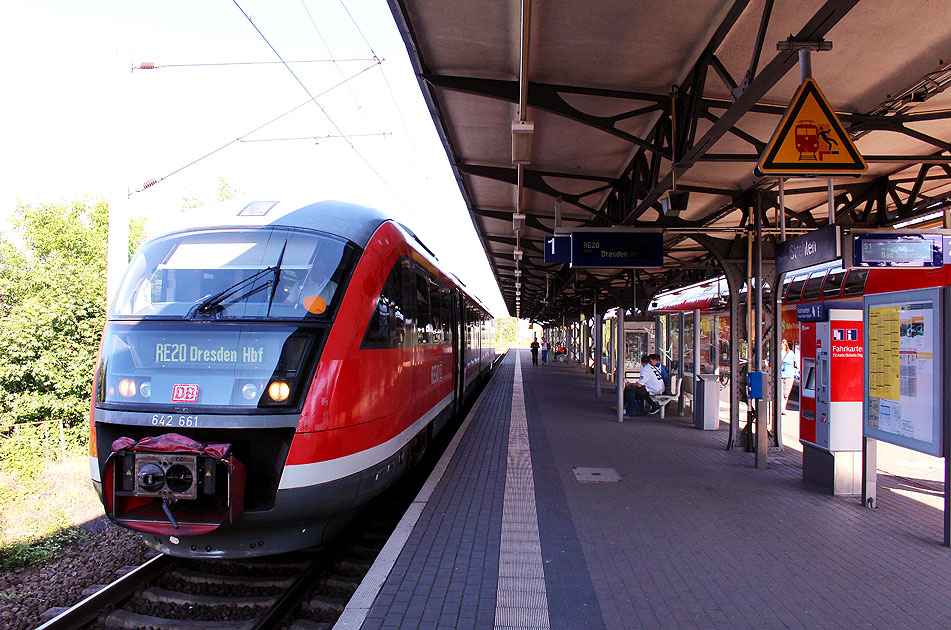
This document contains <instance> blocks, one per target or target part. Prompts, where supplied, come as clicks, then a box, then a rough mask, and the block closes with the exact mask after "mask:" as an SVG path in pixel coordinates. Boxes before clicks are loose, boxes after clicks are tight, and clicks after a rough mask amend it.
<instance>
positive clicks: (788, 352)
mask: <svg viewBox="0 0 951 630" xmlns="http://www.w3.org/2000/svg"><path fill="white" fill-rule="evenodd" d="M779 376H780V378H781V379H782V380H783V409H782V412H783V413H786V403H787V402H789V393H790V392H791V391H792V386H793V383H795V382H796V379H797V378H798V377H799V356H798V355H797V354H796V352H795V351H794V350H792V349H791V348H790V347H789V342H788V341H786V340H785V339H783V351H782V355H781V357H780V372H779Z"/></svg>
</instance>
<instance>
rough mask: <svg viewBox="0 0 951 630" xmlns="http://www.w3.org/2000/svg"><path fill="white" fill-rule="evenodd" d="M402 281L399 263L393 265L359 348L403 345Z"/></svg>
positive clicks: (404, 318) (404, 319) (404, 321)
mask: <svg viewBox="0 0 951 630" xmlns="http://www.w3.org/2000/svg"><path fill="white" fill-rule="evenodd" d="M405 323H406V316H405V314H404V313H403V279H402V269H401V266H400V263H399V262H397V263H396V265H394V267H393V269H392V271H390V275H389V276H388V277H387V279H386V283H384V285H383V291H382V292H381V293H380V297H379V299H378V300H377V303H376V308H374V310H373V314H372V315H370V323H369V325H368V326H367V331H366V334H365V335H364V337H363V344H361V347H373V348H398V347H401V346H402V345H403V341H404V339H403V336H404V333H405V328H404V324H405Z"/></svg>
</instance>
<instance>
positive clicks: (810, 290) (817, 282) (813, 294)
mask: <svg viewBox="0 0 951 630" xmlns="http://www.w3.org/2000/svg"><path fill="white" fill-rule="evenodd" d="M825 277H826V272H825V271H816V272H813V274H812V275H811V276H809V280H807V281H806V286H805V287H803V290H802V301H803V302H806V301H808V300H818V299H819V297H820V296H821V295H822V281H823V280H825Z"/></svg>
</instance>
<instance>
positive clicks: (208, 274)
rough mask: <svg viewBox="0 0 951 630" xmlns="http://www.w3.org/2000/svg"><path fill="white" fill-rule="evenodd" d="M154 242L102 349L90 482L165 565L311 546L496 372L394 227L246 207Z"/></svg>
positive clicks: (346, 214) (480, 327) (433, 267)
mask: <svg viewBox="0 0 951 630" xmlns="http://www.w3.org/2000/svg"><path fill="white" fill-rule="evenodd" d="M212 221H213V223H212V222H209V223H207V224H206V225H201V226H194V227H191V228H189V229H184V230H179V231H176V232H174V233H171V234H168V235H165V236H162V237H159V238H156V239H153V240H151V241H149V242H148V243H146V244H145V245H144V246H143V247H142V248H141V250H140V251H139V253H138V254H137V255H136V256H135V258H134V260H133V261H132V263H131V265H130V267H129V269H128V271H127V273H126V275H125V278H124V280H123V282H122V285H121V287H120V289H119V291H118V293H117V296H116V299H115V302H114V304H113V307H112V310H111V313H110V314H109V318H108V322H107V325H106V328H105V331H104V333H103V338H102V344H101V347H100V354H99V361H98V367H97V371H96V375H95V381H94V389H93V392H94V394H93V401H92V405H91V412H90V425H89V426H90V466H91V472H92V478H93V482H94V484H95V486H96V489H97V491H98V492H99V493H100V496H101V498H102V501H103V505H104V506H105V510H106V513H107V514H108V516H109V518H110V519H112V520H113V521H114V522H116V523H118V524H120V525H122V526H125V527H128V528H131V529H135V530H138V531H140V532H143V533H144V535H145V540H146V541H147V542H148V543H149V544H150V545H151V546H152V547H154V548H155V549H158V550H159V551H161V552H163V553H167V554H172V555H179V556H196V557H202V556H204V557H243V556H253V555H269V554H276V553H281V552H286V551H289V550H294V549H300V548H304V547H308V546H311V545H315V544H318V543H321V542H322V541H324V540H325V539H326V538H328V537H329V536H331V535H332V534H333V533H334V532H336V531H337V530H339V528H340V527H341V526H342V525H344V524H345V523H346V521H347V518H348V517H349V516H350V515H351V514H352V513H353V512H354V511H355V510H356V509H357V508H358V507H359V506H360V505H362V504H364V503H366V502H367V501H368V500H370V499H371V498H373V497H374V496H376V495H378V494H380V493H381V492H383V491H384V490H385V489H386V488H387V487H388V486H390V485H391V484H392V483H393V482H394V481H395V480H396V479H397V478H399V476H400V475H401V474H402V473H403V472H404V471H405V470H407V469H408V468H409V467H412V466H413V465H414V464H415V463H417V462H418V461H419V459H420V458H421V456H422V454H423V452H424V451H425V449H426V447H427V445H428V444H429V443H430V442H431V440H432V438H433V436H434V435H435V434H437V433H438V432H439V431H440V430H441V429H442V428H443V427H444V426H445V425H446V424H447V422H448V420H449V419H450V418H451V417H452V416H453V415H454V414H455V413H456V412H457V411H458V410H459V409H460V408H461V406H462V404H463V401H464V400H465V399H466V397H467V396H469V395H470V394H471V393H472V392H473V390H474V389H475V387H476V385H477V383H478V382H479V381H480V380H482V379H483V378H484V377H486V376H487V374H488V373H489V372H490V370H491V369H492V368H493V366H494V364H495V361H496V354H495V349H494V344H495V329H494V322H493V320H492V317H491V315H490V314H489V313H488V312H487V311H486V309H485V308H483V307H482V306H481V305H480V304H479V302H478V301H477V300H475V299H474V298H473V297H472V296H470V295H469V294H468V293H467V292H466V290H465V289H464V288H463V286H462V285H461V283H460V282H459V281H458V280H457V279H456V278H455V277H454V276H452V275H451V274H448V273H446V272H444V271H443V270H441V269H440V268H439V265H438V263H437V261H436V259H435V257H434V256H433V255H432V252H430V251H429V250H428V249H427V248H426V247H425V246H424V245H423V244H422V243H421V242H420V241H419V240H418V239H417V238H416V236H415V235H414V234H413V233H412V232H411V231H409V230H408V229H407V228H405V227H404V226H402V225H400V224H399V223H397V222H395V221H393V220H391V219H388V218H387V217H386V216H384V215H383V214H381V213H379V212H377V211H375V210H372V209H369V208H364V207H360V206H354V205H349V204H343V203H338V202H323V203H317V204H313V205H308V206H305V207H298V206H293V207H291V208H284V207H283V204H280V203H277V202H253V203H250V204H247V205H245V206H243V207H241V208H240V210H239V211H237V212H235V211H232V212H231V213H230V214H228V215H227V216H219V217H218V218H216V219H213V220H212Z"/></svg>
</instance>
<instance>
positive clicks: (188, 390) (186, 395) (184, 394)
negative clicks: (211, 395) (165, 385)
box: [172, 385, 198, 403]
mask: <svg viewBox="0 0 951 630" xmlns="http://www.w3.org/2000/svg"><path fill="white" fill-rule="evenodd" d="M172 402H188V403H193V402H198V385H173V386H172Z"/></svg>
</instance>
